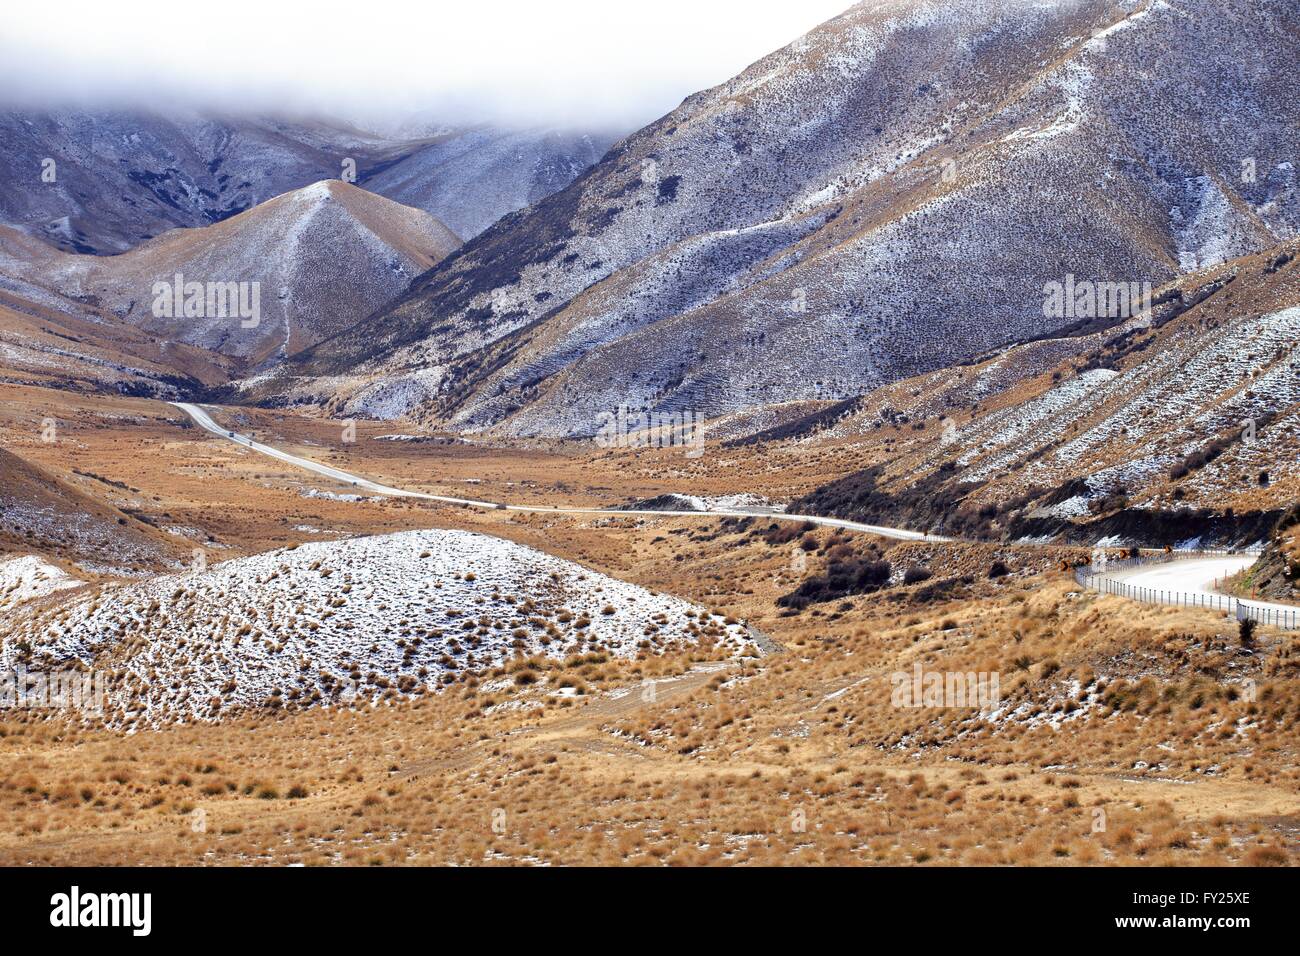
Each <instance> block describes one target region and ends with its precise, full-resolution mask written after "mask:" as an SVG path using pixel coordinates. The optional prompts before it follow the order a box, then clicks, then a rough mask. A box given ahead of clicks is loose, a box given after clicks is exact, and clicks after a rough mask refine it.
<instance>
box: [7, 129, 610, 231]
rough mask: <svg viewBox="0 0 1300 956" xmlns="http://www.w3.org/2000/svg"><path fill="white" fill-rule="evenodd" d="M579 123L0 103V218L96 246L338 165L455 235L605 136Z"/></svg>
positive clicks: (538, 185) (555, 182)
mask: <svg viewBox="0 0 1300 956" xmlns="http://www.w3.org/2000/svg"><path fill="white" fill-rule="evenodd" d="M590 136H591V138H590V139H588V138H587V137H586V136H584V135H583V134H581V133H578V134H572V135H568V134H562V133H557V132H555V131H552V130H546V129H539V130H534V131H528V132H522V131H512V130H504V129H495V128H492V127H483V126H476V127H471V128H468V129H466V128H460V127H445V128H443V127H437V128H408V129H403V130H396V131H393V132H385V133H383V134H376V133H371V132H366V131H362V130H359V129H356V128H355V127H353V126H350V125H347V124H345V123H339V122H332V121H326V120H320V119H316V120H305V119H304V120H291V119H277V118H271V117H233V116H213V115H202V114H197V113H183V112H179V111H170V112H169V113H168V114H167V115H165V116H163V115H157V114H151V113H145V112H126V111H92V112H86V111H76V110H58V111H50V112H37V111H9V112H0V223H4V224H8V225H11V226H16V227H19V228H21V229H23V230H24V231H26V232H29V233H30V234H32V235H35V236H39V237H41V238H43V239H45V240H46V241H48V242H50V243H52V244H54V245H57V246H58V247H60V248H62V249H64V250H66V251H69V252H88V253H97V254H101V255H105V254H111V253H115V252H123V251H125V250H127V249H129V248H131V247H133V246H136V245H138V244H139V243H140V242H142V241H144V240H146V239H150V238H152V237H154V236H156V235H158V234H159V233H161V232H164V231H166V230H168V229H173V228H176V227H196V226H206V225H210V224H212V223H214V222H218V221H220V220H222V219H225V218H228V217H230V216H232V215H235V214H236V213H239V212H242V211H244V210H246V209H251V208H253V207H254V206H256V205H258V204H260V203H263V202H266V201H267V200H269V199H272V198H273V197H275V196H278V195H280V194H281V193H285V192H289V191H291V190H294V189H300V188H302V187H304V186H307V185H310V184H311V183H314V182H317V181H319V180H322V179H331V178H339V177H341V176H343V175H344V174H345V172H349V173H355V175H356V180H355V182H356V183H357V184H358V185H363V186H366V188H369V189H371V190H372V191H373V192H378V193H380V194H381V195H385V196H388V197H389V198H392V199H395V200H396V201H398V202H402V203H404V204H406V205H414V206H416V207H417V208H421V209H424V210H425V211H426V212H428V213H430V214H431V215H432V216H434V217H435V218H437V219H441V220H442V221H443V222H446V223H448V224H449V225H450V226H451V227H452V229H453V230H454V231H455V232H456V233H457V234H458V235H460V236H461V237H462V238H468V237H469V236H471V235H473V234H475V233H477V232H478V231H481V230H482V229H483V228H485V227H486V226H488V225H489V224H491V223H492V222H494V221H495V220H496V219H498V218H500V217H501V216H503V215H505V214H506V213H508V212H511V211H513V210H515V209H518V208H520V206H521V205H523V204H524V202H531V201H533V200H535V199H537V198H540V197H541V196H544V195H546V194H547V193H549V192H551V191H553V190H555V189H560V188H563V187H564V186H567V185H568V184H569V182H571V181H572V180H573V178H574V177H575V176H577V175H578V174H580V173H581V172H582V171H583V170H584V169H585V168H586V167H587V166H589V165H590V164H591V163H593V162H595V161H596V160H597V159H599V158H600V152H601V151H603V148H604V147H605V146H607V145H608V143H609V139H608V137H602V136H597V135H596V134H594V133H593V134H590ZM50 162H52V163H53V166H52V172H53V178H52V179H49V178H48V172H47V170H48V169H50V168H51V167H49V165H48V164H49V163H50ZM345 163H350V166H349V167H345ZM408 163H409V166H408V165H407V164H408ZM389 188H391V190H392V191H391V192H390V191H388V190H389ZM521 199H522V200H523V201H522V202H521V201H520V200H521ZM426 203H428V204H427V205H426Z"/></svg>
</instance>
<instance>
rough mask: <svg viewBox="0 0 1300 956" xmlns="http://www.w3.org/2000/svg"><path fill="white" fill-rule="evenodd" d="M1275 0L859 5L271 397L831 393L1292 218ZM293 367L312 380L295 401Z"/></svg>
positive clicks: (614, 161)
mask: <svg viewBox="0 0 1300 956" xmlns="http://www.w3.org/2000/svg"><path fill="white" fill-rule="evenodd" d="M1298 59H1300V58H1298V56H1297V42H1296V9H1295V5H1294V4H1293V3H1290V2H1289V0H1265V2H1262V3H1260V4H1256V5H1251V6H1245V5H1224V4H1222V3H1220V2H1217V0H1070V2H1063V3H1041V2H1030V0H888V2H871V3H861V4H859V5H857V6H855V7H853V8H852V9H850V10H849V11H848V12H846V13H845V14H843V15H842V16H840V17H838V18H836V19H835V20H833V21H831V22H829V23H827V24H825V25H824V26H822V27H820V28H818V29H817V30H815V31H813V32H812V33H810V34H808V35H807V36H806V37H804V38H802V39H800V40H798V41H796V42H795V43H794V44H792V45H791V46H789V47H787V48H785V49H783V50H781V51H779V52H777V53H774V54H772V55H771V56H769V57H767V58H765V59H763V60H761V61H760V62H758V63H756V64H754V65H753V66H752V67H751V68H750V69H748V70H747V71H745V72H744V73H742V74H741V75H740V76H738V77H736V78H735V79H733V80H731V81H729V82H727V83H725V84H723V85H721V86H719V87H717V88H715V89H712V90H708V91H705V92H702V93H699V94H697V95H695V96H692V97H690V98H688V99H687V100H686V101H685V102H684V103H683V104H682V105H681V106H680V107H679V108H678V109H677V110H675V111H674V112H673V113H671V114H669V115H668V116H666V117H664V118H663V119H662V120H660V121H658V122H656V123H654V124H652V125H651V126H648V127H646V128H645V129H643V130H641V131H640V132H638V133H636V134H634V135H632V136H630V137H628V138H627V139H626V140H624V141H622V142H621V143H619V144H617V145H616V146H615V147H614V148H613V149H612V150H611V151H610V153H609V154H608V155H607V156H606V158H605V159H604V160H603V161H602V162H601V163H600V164H598V165H597V166H596V167H595V168H594V169H592V170H591V171H590V172H589V173H587V174H586V175H584V176H583V177H581V178H580V179H579V180H577V181H576V182H574V183H573V184H572V185H571V186H569V187H568V188H567V189H565V190H563V191H561V192H559V193H556V194H554V195H552V196H550V197H548V198H547V199H545V200H543V201H541V202H539V203H537V204H535V205H534V206H532V207H530V208H529V209H528V210H526V211H525V212H523V213H520V214H516V215H513V216H508V217H506V218H505V219H503V220H502V221H501V222H499V223H498V224H497V225H496V226H494V227H493V228H492V229H490V230H488V231H487V232H486V233H484V234H483V235H481V236H479V237H478V238H477V239H475V240H474V241H473V242H471V243H470V244H469V245H467V246H466V247H465V249H464V250H463V251H462V252H461V253H459V254H458V255H457V256H455V257H454V258H452V259H450V260H448V261H447V262H446V263H444V264H443V265H442V267H440V268H438V269H436V270H434V271H433V272H431V273H430V274H428V275H426V276H424V277H422V278H421V279H420V280H419V282H418V283H417V285H416V287H415V288H413V290H412V291H411V293H410V294H409V295H408V296H406V297H405V298H404V299H403V300H402V301H400V302H399V303H397V304H396V305H394V306H393V307H391V308H390V309H388V310H386V311H385V313H383V314H380V315H377V316H375V317H374V318H373V319H371V320H369V321H367V322H366V323H364V324H363V325H361V326H359V327H357V328H356V329H355V330H353V331H351V332H349V333H347V334H345V335H343V336H340V337H338V338H336V339H334V340H331V341H330V342H328V343H326V344H323V345H322V346H320V347H318V348H317V349H315V350H313V351H312V352H311V353H309V354H306V355H304V356H303V357H302V361H301V362H299V363H297V364H296V366H295V368H294V369H292V370H290V372H291V373H292V374H290V372H286V374H285V376H284V377H283V378H281V379H279V380H278V381H275V382H272V383H270V385H269V387H267V388H266V389H265V393H266V394H268V395H269V394H277V395H283V394H293V395H296V396H298V397H302V398H315V399H318V400H329V399H337V398H339V397H341V398H342V399H344V401H345V407H346V408H347V409H349V410H350V411H351V412H355V413H360V414H373V415H376V416H393V415H400V414H411V415H415V416H419V417H423V418H426V419H430V420H439V421H441V422H444V423H447V424H449V425H451V426H453V427H459V428H466V429H483V428H497V429H500V430H501V431H503V432H506V433H511V434H589V433H591V432H592V431H594V430H595V428H596V427H597V422H598V421H599V415H600V413H601V412H605V411H609V410H611V409H615V408H617V407H618V406H619V405H622V404H628V405H631V406H633V407H637V406H645V407H661V408H690V409H694V410H696V411H698V412H700V413H702V414H705V415H706V416H713V415H722V414H727V413H732V412H735V411H737V410H740V409H744V408H748V407H752V406H757V405H762V404H767V403H774V402H788V401H800V400H809V399H828V398H840V397H848V396H852V395H856V394H860V393H862V392H864V391H867V390H869V389H870V388H872V387H874V386H876V385H879V384H881V383H882V382H887V381H890V380H893V379H897V378H899V377H902V376H904V375H908V374H914V373H917V372H920V371H924V370H926V369H933V368H942V367H946V366H951V365H953V364H955V363H957V362H960V361H962V360H965V359H967V358H969V357H971V356H972V355H976V354H980V353H983V352H986V351H989V350H991V349H994V348H996V347H999V346H1001V345H1004V344H1007V343H1009V342H1013V341H1016V340H1023V339H1027V338H1032V337H1040V336H1044V335H1050V334H1052V333H1054V332H1058V331H1060V330H1062V329H1064V328H1065V327H1066V326H1068V325H1070V324H1071V323H1072V321H1073V320H1072V319H1068V318H1056V317H1052V316H1049V315H1046V314H1045V310H1044V298H1045V295H1044V287H1045V285H1046V284H1047V283H1049V282H1064V281H1065V280H1066V278H1067V276H1070V275H1073V276H1076V277H1078V278H1079V279H1087V280H1095V281H1108V282H1121V281H1123V282H1128V281H1144V280H1149V281H1150V282H1151V283H1152V284H1153V285H1155V286H1159V285H1161V284H1162V283H1164V282H1167V281H1169V280H1170V279H1172V278H1173V277H1175V276H1176V275H1177V274H1179V273H1180V272H1182V271H1185V270H1188V269H1193V268H1203V267H1206V266H1209V265H1212V264H1214V263H1216V262H1219V261H1222V260H1224V259H1226V258H1230V257H1233V256H1237V255H1241V254H1244V253H1249V252H1253V251H1258V250H1261V249H1265V248H1268V247H1270V246H1273V245H1275V244H1276V243H1278V242H1279V241H1282V240H1285V239H1287V238H1289V237H1291V236H1294V235H1295V234H1296V232H1297V227H1298V226H1300V204H1298V202H1297V197H1296V179H1295V178H1296V168H1295V162H1296V159H1295V149H1294V147H1295V141H1296V130H1297V129H1298V128H1300V101H1297V99H1296V97H1294V95H1293V94H1292V92H1291V90H1290V84H1289V83H1288V81H1287V79H1286V78H1287V77H1289V76H1290V75H1291V74H1292V73H1293V72H1294V70H1295V68H1296V66H1297V62H1298ZM294 375H297V376H300V377H298V378H295V377H294Z"/></svg>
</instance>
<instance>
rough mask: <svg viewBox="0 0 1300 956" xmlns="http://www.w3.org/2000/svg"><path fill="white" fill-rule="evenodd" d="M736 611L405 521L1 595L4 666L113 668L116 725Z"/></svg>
mask: <svg viewBox="0 0 1300 956" xmlns="http://www.w3.org/2000/svg"><path fill="white" fill-rule="evenodd" d="M700 640H709V641H714V642H719V643H722V644H724V645H725V646H727V647H730V648H731V649H732V650H734V651H735V652H737V653H739V652H741V651H742V650H743V649H744V648H745V646H746V642H745V632H744V629H743V627H742V626H741V625H728V624H725V623H724V622H723V621H722V620H721V619H720V618H716V617H715V616H713V615H711V614H710V613H709V612H707V611H706V610H704V609H703V608H698V607H695V606H694V605H691V604H689V603H687V602H685V601H682V600H680V599H677V598H673V597H669V596H667V595H662V594H655V593H652V592H650V591H647V590H645V589H644V588H641V587H638V586H636V585H632V584H627V583H624V582H621V581H617V580H615V579H613V578H609V577H606V576H605V575H602V574H598V573H596V572H594V571H589V570H587V569H585V568H582V567H580V566H578V565H576V564H573V563H571V562H568V561H564V560H562V559H559V558H555V557H552V556H550V555H547V554H545V553H543V552H540V551H536V550H533V549H532V548H528V547H524V546H522V545H517V544H514V543H512V542H508V541H504V540H502V539H499V538H492V537H488V536H486V535H481V534H475V533H472V532H466V531H409V532H403V533H399V534H391V535H384V536H379V537H370V538H355V539H351V540H345V541H335V542H322V543H313V544H306V545H302V546H299V547H297V548H295V549H291V550H281V551H273V552H270V553H267V554H261V555H256V556H254V557H249V558H241V559H237V560H233V561H228V562H226V563H224V564H219V565H216V566H214V567H211V568H209V569H208V570H206V571H202V572H198V571H196V572H191V573H186V574H176V575H168V576H164V577H159V578H156V579H154V580H152V581H150V582H147V583H141V584H126V585H121V584H115V585H107V586H104V587H102V588H97V589H93V590H89V591H87V592H84V593H81V594H78V595H75V596H73V597H72V599H71V600H70V601H69V602H67V603H65V604H63V605H61V606H59V607H57V608H55V609H50V610H40V611H37V612H34V613H31V614H28V615H23V614H22V613H21V612H14V613H13V615H12V617H11V620H10V625H9V626H8V627H7V628H6V633H5V635H4V642H3V645H2V646H0V664H2V665H3V666H4V667H6V668H12V667H14V666H15V665H16V664H19V663H24V664H25V665H26V666H27V667H28V668H29V670H30V669H40V668H43V669H46V670H53V669H59V668H66V667H70V666H75V665H73V663H72V662H74V661H79V662H81V663H82V664H84V665H86V666H87V667H90V668H91V669H94V670H97V671H99V672H101V673H105V674H107V675H109V679H110V687H109V704H108V708H107V710H108V713H107V715H106V716H107V718H108V719H109V720H110V721H111V722H113V723H115V724H118V725H133V724H135V723H137V722H140V723H144V724H157V723H162V722H170V721H175V720H185V721H188V720H206V719H216V718H220V717H223V716H228V715H230V714H232V713H234V712H237V711H239V710H241V709H248V708H266V707H306V706H313V705H328V704H332V703H345V704H346V703H353V702H358V698H363V699H364V698H369V699H378V698H380V697H383V696H385V695H388V696H393V695H401V696H407V695H410V694H413V693H418V692H420V691H421V689H427V688H435V687H437V686H438V685H439V684H440V683H442V682H444V678H450V677H451V676H453V675H457V674H462V673H465V672H469V671H478V672H481V671H484V670H486V669H489V668H491V667H494V666H496V665H499V664H501V663H503V662H505V661H507V660H508V659H509V658H511V657H514V656H516V655H519V654H522V655H526V656H527V655H546V656H549V657H553V658H564V657H566V656H568V655H570V654H576V653H585V652H588V651H603V652H605V653H608V654H612V655H615V656H620V657H629V656H632V655H634V654H636V653H637V652H638V651H639V650H648V651H650V652H651V653H654V652H655V651H656V650H657V649H662V648H664V647H665V646H667V645H668V644H670V643H677V642H697V641H700Z"/></svg>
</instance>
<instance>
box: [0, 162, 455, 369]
mask: <svg viewBox="0 0 1300 956" xmlns="http://www.w3.org/2000/svg"><path fill="white" fill-rule="evenodd" d="M457 245H459V241H458V240H457V238H456V237H455V235H453V234H452V232H451V231H450V230H448V229H447V228H446V227H445V226H444V225H442V224H441V223H440V222H438V221H437V220H436V219H434V218H433V217H432V216H430V215H428V214H427V213H425V212H423V211H421V210H418V209H411V208H408V207H406V206H402V205H399V204H398V203H394V202H391V201H390V200H387V199H384V198H383V197H381V196H376V195H374V194H373V193H369V192H367V191H365V190H363V189H359V188H358V187H356V186H350V185H348V184H346V183H344V182H341V181H339V180H325V181H322V182H319V183H316V184H314V185H312V186H308V187H305V188H303V189H299V190H296V191H294V192H290V193H285V194H284V195H282V196H277V197H276V198H275V199H272V200H270V201H268V202H265V203H262V204H261V205H259V206H257V207H255V208H253V209H250V210H248V211H247V212H243V213H240V214H239V215H237V216H235V217H233V218H231V219H226V220H223V221H222V222H219V223H216V224H214V225H211V226H206V227H203V228H200V229H177V230H172V231H170V232H167V233H164V234H163V235H161V236H159V237H158V238H156V239H152V240H150V241H149V242H146V243H144V244H143V245H140V246H138V247H136V248H135V249H132V250H130V251H129V252H124V253H122V254H120V255H116V256H69V255H66V254H63V253H59V252H57V251H54V250H48V249H47V250H45V253H44V254H43V255H37V256H32V257H31V258H29V259H28V261H27V264H26V268H25V270H24V269H23V268H22V267H21V266H11V268H14V269H15V270H16V271H17V272H18V273H19V275H20V276H21V277H23V278H25V279H26V280H27V281H28V282H30V283H32V284H44V285H46V286H49V287H51V288H52V289H53V290H55V291H57V292H58V293H60V294H62V295H63V296H65V297H69V298H73V299H78V300H82V301H88V302H92V303H95V304H97V305H99V306H101V307H102V308H104V309H106V310H108V311H111V312H112V313H113V314H115V315H117V316H119V317H120V318H122V319H124V320H126V321H127V322H130V323H132V324H134V325H136V326H138V327H139V328H141V329H143V330H145V331H147V332H150V333H153V334H155V335H158V336H160V337H163V338H165V339H168V340H170V341H175V342H181V343H186V344H189V345H196V346H201V347H203V348H206V349H211V350H213V351H216V352H219V353H221V354H223V355H229V356H232V357H235V358H238V359H241V360H243V361H245V362H247V363H248V364H250V365H256V364H257V363H260V362H263V361H266V360H268V359H274V358H279V357H283V356H285V355H291V354H293V353H294V352H296V351H298V350H300V349H302V348H304V347H306V346H308V345H311V344H312V343H314V342H317V341H319V340H321V339H323V338H327V337H328V336H331V335H333V334H335V333H337V332H339V331H340V330H341V329H344V328H346V327H347V326H349V325H351V324H353V323H355V322H357V321H359V320H360V319H361V318H363V317H364V316H366V315H368V314H369V313H371V312H373V311H374V310H375V309H377V308H379V307H380V306H382V305H384V304H385V303H386V302H388V301H389V300H391V299H392V298H394V297H395V296H397V295H399V294H400V293H401V292H403V291H404V290H405V289H406V287H407V286H408V285H409V283H410V281H411V279H412V278H413V277H414V276H416V275H419V274H420V273H422V272H424V271H425V270H427V269H428V268H429V267H430V266H432V265H433V264H434V263H436V262H438V261H439V260H440V259H442V258H443V257H444V256H445V255H447V253H449V252H451V251H452V250H453V249H455V248H456V246H457ZM177 276H180V277H182V282H183V285H188V284H189V283H191V282H198V283H202V284H203V286H204V290H203V291H204V293H205V294H204V296H202V299H203V304H202V307H201V308H199V309H198V311H199V313H200V314H197V315H194V314H185V312H186V311H188V304H187V302H186V301H185V300H187V299H188V297H189V290H188V289H184V288H183V289H182V293H183V298H182V297H181V296H176V295H174V294H173V295H170V296H168V295H166V294H165V293H164V295H163V299H164V301H163V302H162V303H161V305H160V304H159V301H158V300H159V291H158V290H156V289H155V285H156V284H157V283H163V284H165V285H166V286H171V287H174V286H175V283H176V277H177ZM209 283H249V285H248V286H246V288H245V289H243V290H241V295H242V297H243V298H242V300H241V303H242V304H243V305H246V306H247V307H248V308H246V309H244V310H243V311H241V312H239V313H238V314H234V313H235V309H234V308H233V306H231V307H227V308H226V309H225V310H224V311H225V312H226V314H225V315H222V314H220V312H221V311H222V309H221V308H220V305H221V303H220V302H218V301H216V300H214V301H213V302H212V303H211V304H209V302H208V297H207V295H206V292H207V287H208V284H209ZM253 283H256V284H257V285H256V287H254V286H253V285H252V284H253ZM254 292H256V296H257V298H256V300H254ZM254 305H255V306H256V308H254ZM182 306H185V307H186V308H185V309H182V308H181V307H182ZM254 312H256V315H254V314H253V313H254Z"/></svg>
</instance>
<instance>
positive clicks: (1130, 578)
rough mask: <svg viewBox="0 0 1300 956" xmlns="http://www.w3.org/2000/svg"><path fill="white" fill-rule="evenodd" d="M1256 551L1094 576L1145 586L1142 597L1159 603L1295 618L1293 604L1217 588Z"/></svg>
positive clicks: (1245, 565) (1248, 563) (1098, 579)
mask: <svg viewBox="0 0 1300 956" xmlns="http://www.w3.org/2000/svg"><path fill="white" fill-rule="evenodd" d="M1257 557H1258V555H1255V554H1225V555H1222V556H1214V557H1204V558H1186V559H1182V560H1175V561H1169V562H1167V563H1158V564H1140V565H1136V566H1134V567H1128V568H1122V569H1117V570H1114V571H1104V572H1102V573H1100V574H1097V575H1095V577H1094V579H1093V580H1094V581H1095V582H1098V583H1100V582H1105V581H1116V582H1119V583H1121V584H1125V585H1128V587H1129V588H1130V589H1132V588H1142V589H1145V590H1146V591H1147V592H1148V594H1147V595H1146V596H1144V597H1142V598H1139V600H1144V599H1149V600H1151V601H1154V602H1157V603H1164V604H1183V605H1187V606H1192V607H1210V608H1214V609H1217V610H1221V611H1224V612H1226V613H1235V612H1236V610H1237V605H1238V604H1241V605H1242V607H1243V608H1245V609H1248V610H1250V611H1252V612H1255V614H1256V615H1258V613H1259V612H1263V611H1273V612H1276V613H1277V614H1279V615H1283V616H1284V617H1285V618H1287V619H1294V618H1295V617H1296V616H1297V611H1298V609H1297V608H1296V606H1295V605H1293V604H1275V603H1273V602H1270V601H1253V600H1246V601H1240V600H1238V599H1237V598H1235V597H1231V596H1229V595H1226V594H1222V593H1220V592H1218V591H1215V590H1214V583H1215V581H1216V580H1220V579H1222V578H1226V577H1229V576H1231V575H1234V574H1237V573H1238V572H1240V571H1244V570H1245V569H1246V568H1248V567H1250V566H1251V565H1252V564H1254V563H1255V559H1256V558H1257Z"/></svg>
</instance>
